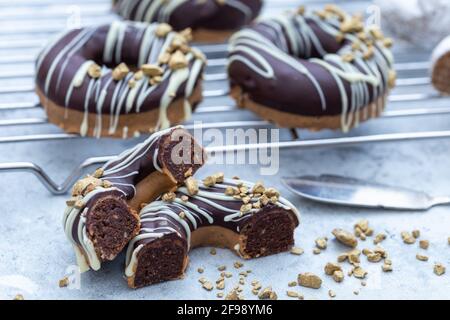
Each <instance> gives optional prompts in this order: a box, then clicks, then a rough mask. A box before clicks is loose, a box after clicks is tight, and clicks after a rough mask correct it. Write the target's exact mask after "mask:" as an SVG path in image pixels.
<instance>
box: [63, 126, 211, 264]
mask: <svg viewBox="0 0 450 320" xmlns="http://www.w3.org/2000/svg"><path fill="white" fill-rule="evenodd" d="M177 157H179V158H177ZM178 160H180V161H178ZM204 160H205V154H204V152H203V149H202V148H201V147H200V146H199V145H198V144H197V143H196V142H195V141H194V138H193V137H192V136H191V135H190V134H189V133H187V132H186V131H185V130H184V129H182V128H175V129H167V130H163V131H160V132H158V133H155V134H153V135H152V136H151V137H149V138H148V139H147V140H146V141H144V142H143V143H141V144H139V145H137V146H136V147H134V148H132V149H130V150H127V151H125V152H124V153H122V154H121V155H119V156H117V157H116V158H115V159H113V160H112V161H110V162H108V163H106V164H105V165H104V166H103V167H102V168H100V169H98V170H97V171H96V172H95V173H94V175H93V176H88V177H86V178H84V179H81V180H80V181H78V182H77V183H76V184H75V185H74V187H73V192H72V198H71V199H70V200H69V201H67V209H66V211H65V213H64V219H63V225H64V230H65V233H66V236H67V238H68V239H69V241H70V242H71V243H72V245H73V247H74V249H75V253H76V257H77V262H78V265H79V267H80V269H81V271H82V272H84V271H87V270H89V268H92V269H93V270H99V269H100V267H101V262H103V261H107V260H113V259H114V258H115V257H116V256H117V254H119V253H120V252H121V251H122V249H123V248H124V247H125V245H126V244H127V243H128V242H129V241H130V240H131V239H132V238H133V237H134V236H136V235H137V233H138V232H139V216H138V215H137V213H136V212H139V210H140V206H141V204H142V203H147V202H150V201H152V200H154V199H156V198H157V197H158V196H160V195H161V194H162V193H164V192H167V191H170V190H172V189H176V187H177V185H180V184H182V183H183V181H184V180H185V179H186V177H189V176H190V175H192V174H194V173H195V172H196V171H197V170H198V169H199V168H200V167H201V166H202V165H203V163H204Z"/></svg>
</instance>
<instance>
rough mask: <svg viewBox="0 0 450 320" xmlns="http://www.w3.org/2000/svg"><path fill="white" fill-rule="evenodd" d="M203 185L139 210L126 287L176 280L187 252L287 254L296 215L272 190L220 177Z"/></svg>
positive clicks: (254, 255) (188, 183)
mask: <svg viewBox="0 0 450 320" xmlns="http://www.w3.org/2000/svg"><path fill="white" fill-rule="evenodd" d="M204 181H208V184H207V185H208V187H207V186H201V187H199V188H198V187H197V186H198V183H197V182H196V181H195V180H193V178H189V179H188V180H187V181H186V186H185V187H181V188H179V189H178V190H177V191H176V193H170V194H165V195H163V196H162V197H161V198H159V199H158V200H157V201H155V202H153V203H151V204H149V205H148V206H146V207H144V208H143V209H142V211H141V213H140V217H141V229H140V232H139V235H138V236H136V237H135V238H134V239H133V240H131V242H130V244H129V246H128V249H127V256H126V270H125V274H126V276H127V278H128V285H129V286H130V287H132V288H140V287H143V286H147V285H151V284H154V283H158V282H162V281H167V280H173V279H178V278H180V277H182V276H183V273H184V271H185V269H186V266H187V263H188V256H187V253H188V251H189V249H190V248H194V247H198V246H216V247H226V248H229V249H231V250H234V251H235V252H236V253H237V254H238V255H240V256H241V257H242V258H245V259H251V258H257V257H262V256H267V255H272V254H276V253H279V252H283V251H287V250H289V248H290V247H291V246H292V245H293V244H294V229H295V228H296V227H297V226H298V224H299V212H298V211H297V209H296V208H295V207H294V206H293V205H292V204H291V203H290V202H289V201H287V200H286V199H284V198H282V197H280V194H279V193H278V191H277V190H275V189H273V188H267V189H266V188H265V187H264V186H263V185H262V184H261V183H257V184H252V183H250V182H245V181H241V180H232V179H224V178H223V174H216V175H214V176H211V177H208V178H207V179H206V180H204ZM205 184H206V182H205Z"/></svg>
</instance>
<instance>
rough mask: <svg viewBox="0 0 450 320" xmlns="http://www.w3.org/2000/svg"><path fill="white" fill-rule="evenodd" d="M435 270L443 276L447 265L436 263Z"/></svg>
mask: <svg viewBox="0 0 450 320" xmlns="http://www.w3.org/2000/svg"><path fill="white" fill-rule="evenodd" d="M433 271H434V273H435V274H436V275H438V276H442V275H443V274H444V273H445V266H444V265H443V264H442V263H438V262H437V263H435V264H434V268H433Z"/></svg>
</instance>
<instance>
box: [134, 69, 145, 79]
mask: <svg viewBox="0 0 450 320" xmlns="http://www.w3.org/2000/svg"><path fill="white" fill-rule="evenodd" d="M143 77H144V72H142V70H139V71H138V72H136V73H135V74H134V76H133V78H134V80H136V81H139V80H141V79H142V78H143Z"/></svg>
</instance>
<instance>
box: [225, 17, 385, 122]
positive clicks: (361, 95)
mask: <svg viewBox="0 0 450 320" xmlns="http://www.w3.org/2000/svg"><path fill="white" fill-rule="evenodd" d="M339 28H340V22H339V20H338V19H337V17H336V16H329V17H328V18H327V19H324V20H322V19H321V18H319V17H318V16H317V15H316V14H315V13H308V14H304V15H299V14H294V13H287V14H284V15H283V16H280V17H276V18H270V19H261V20H259V21H258V22H257V23H255V24H254V25H252V26H249V27H247V28H246V29H243V30H242V31H240V32H238V33H237V34H235V35H234V37H233V38H232V39H231V50H230V53H229V58H230V64H229V68H228V72H229V76H230V82H231V86H232V87H235V86H238V87H240V88H241V89H242V91H243V92H244V93H246V94H248V95H249V97H250V99H251V100H253V101H254V102H256V103H259V104H262V105H265V106H267V107H271V108H273V109H276V110H279V111H284V112H288V113H292V114H296V115H303V116H330V115H340V114H343V113H346V112H349V110H353V111H355V110H358V109H360V108H362V107H364V106H367V105H369V104H370V103H372V102H374V101H375V100H376V99H377V98H379V97H382V96H384V95H386V93H387V91H388V89H389V88H388V77H389V72H390V70H392V67H393V65H392V62H393V61H392V59H391V54H390V52H389V50H387V48H385V47H384V46H383V44H382V43H381V41H376V40H374V39H372V40H373V41H374V45H373V48H374V51H375V55H374V56H373V57H372V58H370V59H363V58H362V55H363V54H364V51H363V50H362V51H358V52H356V51H352V43H353V42H355V41H356V40H357V36H356V33H346V34H342V35H345V38H344V39H343V40H342V41H341V42H339V41H338V38H337V36H338V35H339V34H340V30H339ZM364 32H365V33H366V36H367V37H368V38H370V37H371V36H370V33H369V32H368V31H367V30H366V31H364ZM361 45H362V48H365V44H364V43H363V42H361ZM249 50H250V51H249ZM346 53H352V54H354V56H355V57H356V58H355V60H354V61H352V62H351V63H344V65H343V64H342V63H343V60H342V57H341V56H342V55H344V54H346ZM334 58H336V60H333V59H334ZM316 59H318V60H321V61H322V62H323V63H325V64H327V65H328V66H329V67H333V68H337V69H339V71H342V73H344V74H347V75H349V74H351V73H353V74H358V75H359V76H361V75H362V76H364V77H365V76H368V75H369V76H370V77H371V78H372V80H375V82H374V83H371V82H368V81H365V80H362V79H358V80H356V81H350V80H349V79H345V78H343V77H342V76H340V75H339V74H337V73H336V72H334V71H333V72H331V71H330V70H329V69H328V68H326V67H324V66H323V65H322V64H319V63H317V60H316ZM261 61H264V62H266V63H267V64H268V65H269V66H270V68H269V70H272V71H273V75H262V74H260V73H258V72H257V71H256V70H255V69H259V70H264V71H267V70H266V69H267V68H266V66H265V65H263V64H262V62H261ZM302 68H303V69H304V70H306V71H305V72H300V71H299V69H302ZM344 68H347V69H348V68H350V69H352V70H350V71H349V70H345V69H344ZM365 68H371V71H369V72H368V71H367V70H366V69H365ZM334 76H335V77H337V78H338V79H340V80H341V82H342V85H343V89H340V88H339V85H338V82H337V81H336V79H335V77H334ZM312 80H314V81H315V82H314V81H312ZM320 92H322V94H323V99H321V95H320ZM344 92H345V96H346V97H345V98H346V99H347V104H346V105H344V103H343V93H344Z"/></svg>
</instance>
